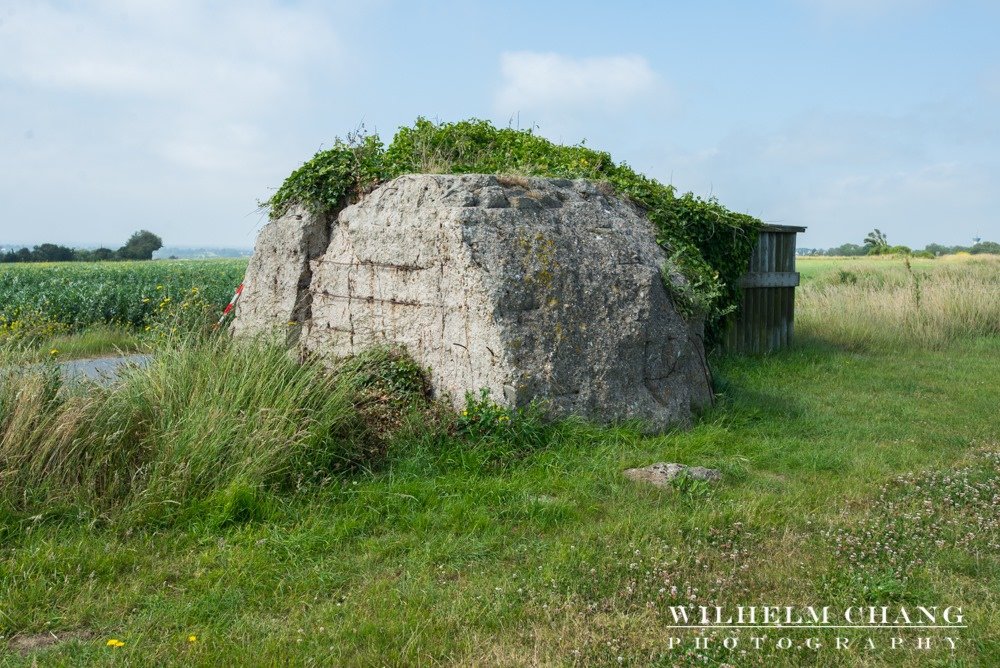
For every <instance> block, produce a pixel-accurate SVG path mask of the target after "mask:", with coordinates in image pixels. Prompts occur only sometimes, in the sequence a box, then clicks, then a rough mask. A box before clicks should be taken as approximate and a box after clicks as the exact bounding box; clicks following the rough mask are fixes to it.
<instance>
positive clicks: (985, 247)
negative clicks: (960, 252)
mask: <svg viewBox="0 0 1000 668" xmlns="http://www.w3.org/2000/svg"><path fill="white" fill-rule="evenodd" d="M969 252H970V253H972V254H973V255H981V254H983V253H989V254H992V255H1000V244H998V243H997V242H995V241H980V242H978V243H977V244H976V245H975V246H973V247H972V248H970V249H969Z"/></svg>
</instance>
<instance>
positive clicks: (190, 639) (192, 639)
mask: <svg viewBox="0 0 1000 668" xmlns="http://www.w3.org/2000/svg"><path fill="white" fill-rule="evenodd" d="M188 642H198V636H188Z"/></svg>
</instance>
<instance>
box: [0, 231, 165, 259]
mask: <svg viewBox="0 0 1000 668" xmlns="http://www.w3.org/2000/svg"><path fill="white" fill-rule="evenodd" d="M162 247H163V240H162V239H160V237H158V236H157V235H155V234H153V233H152V232H150V231H149V230H139V231H138V232H133V233H132V236H130V237H129V239H128V241H126V242H125V245H124V246H122V247H121V248H119V249H117V250H111V249H110V248H94V249H89V248H70V247H69V246H61V245H59V244H40V245H38V246H34V247H33V248H19V249H17V250H10V251H7V252H6V253H0V262H7V263H9V262H100V261H107V260H152V259H153V253H154V252H155V251H157V250H159V249H160V248H162Z"/></svg>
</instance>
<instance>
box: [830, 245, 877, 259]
mask: <svg viewBox="0 0 1000 668" xmlns="http://www.w3.org/2000/svg"><path fill="white" fill-rule="evenodd" d="M867 252H868V251H867V249H865V247H864V246H859V245H857V244H843V245H840V246H837V247H836V248H831V249H829V250H827V251H826V253H825V254H826V255H844V256H847V257H854V256H858V255H864V254H865V253H867Z"/></svg>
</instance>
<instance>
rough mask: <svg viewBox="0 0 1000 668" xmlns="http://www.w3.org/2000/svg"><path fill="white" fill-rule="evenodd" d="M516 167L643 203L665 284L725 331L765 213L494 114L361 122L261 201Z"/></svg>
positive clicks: (313, 201) (713, 330)
mask: <svg viewBox="0 0 1000 668" xmlns="http://www.w3.org/2000/svg"><path fill="white" fill-rule="evenodd" d="M415 173H437V174H515V175H522V176H539V177H561V178H569V179H591V180H596V181H606V182H608V183H610V184H611V185H612V186H613V187H614V189H615V191H616V193H617V194H618V195H619V196H621V197H625V198H627V199H629V200H631V201H632V202H634V203H635V204H636V205H638V206H639V207H641V208H642V209H643V210H644V211H645V212H646V216H647V217H648V218H649V220H650V221H651V222H652V223H653V224H654V225H655V226H656V228H657V230H658V238H657V241H658V242H659V243H660V244H661V245H662V246H663V247H664V248H666V249H667V251H668V252H669V253H670V260H669V265H670V266H668V267H666V268H665V274H669V273H670V272H669V270H677V271H679V272H680V274H681V275H682V276H683V277H684V278H685V281H684V282H677V281H673V280H670V278H669V277H666V276H665V283H666V285H667V288H668V289H669V290H670V291H671V294H672V296H673V297H674V299H675V301H676V302H677V304H678V307H679V308H681V309H682V310H683V311H684V312H685V313H686V314H688V315H698V316H704V317H705V319H706V332H707V338H708V340H709V342H710V343H714V342H716V341H717V340H718V337H719V334H720V333H721V324H722V319H723V318H724V317H725V315H726V314H728V313H729V312H731V311H732V310H734V309H735V308H736V307H737V305H738V303H739V294H740V293H739V278H740V276H742V275H743V274H744V273H746V270H747V266H748V262H749V259H750V253H751V251H752V250H753V247H754V245H755V244H756V242H757V233H758V231H759V229H760V225H761V222H760V221H759V220H757V219H756V218H754V217H752V216H749V215H746V214H741V213H734V212H732V211H730V210H728V209H727V208H725V207H724V206H722V205H721V204H719V203H718V202H717V201H716V200H715V199H702V198H699V197H696V196H695V195H692V194H690V193H688V194H685V195H681V196H677V195H676V194H675V191H674V188H673V186H669V185H665V184H662V183H660V182H659V181H656V180H655V179H651V178H649V177H646V176H644V175H642V174H639V173H637V172H636V171H635V170H633V169H632V168H631V167H629V166H628V165H627V164H625V163H616V162H614V161H613V160H612V159H611V156H610V155H609V154H608V153H606V152H603V151H595V150H593V149H590V148H587V147H585V146H583V145H579V146H562V145H559V144H554V143H552V142H550V141H548V140H547V139H544V138H542V137H539V136H537V135H535V134H534V133H533V132H532V131H531V130H515V129H511V128H497V127H494V126H493V125H492V124H491V123H489V122H488V121H482V120H475V119H473V120H467V121H460V122H457V123H433V122H431V121H429V120H427V119H424V118H419V119H417V122H416V123H415V124H414V125H413V126H412V127H404V128H400V129H399V131H398V132H397V133H396V135H395V137H393V140H392V143H391V144H389V146H388V147H384V146H383V144H382V142H381V140H380V139H379V137H378V135H374V134H366V133H365V132H364V130H363V129H362V130H359V131H357V132H355V133H353V134H351V135H348V137H347V139H346V140H340V139H338V140H337V141H336V142H335V143H334V145H333V147H332V148H330V149H327V150H324V151H320V152H318V153H317V154H316V155H315V156H313V158H312V159H311V160H309V161H308V162H306V163H305V164H304V165H302V166H301V167H299V168H298V169H297V170H295V171H294V172H292V174H291V175H290V176H289V177H288V178H287V179H286V180H285V182H284V183H283V184H282V185H281V187H280V188H279V189H278V190H277V192H275V193H274V195H273V196H272V197H271V198H270V199H269V200H268V201H267V202H265V203H264V205H265V206H268V207H269V208H270V215H271V218H272V219H274V218H279V217H280V216H281V215H283V214H284V213H285V212H286V211H287V210H288V208H289V207H290V206H292V205H294V204H299V205H302V206H304V207H306V208H307V209H308V210H310V211H312V212H314V213H316V212H334V211H337V210H339V209H340V208H342V207H344V206H346V205H347V204H350V203H352V202H355V201H357V200H358V199H359V198H360V197H362V196H363V195H364V194H366V193H368V192H370V191H371V190H372V189H373V188H374V187H375V186H377V185H378V184H379V183H382V182H384V181H388V180H390V179H393V178H395V177H397V176H401V175H403V174H415Z"/></svg>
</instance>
